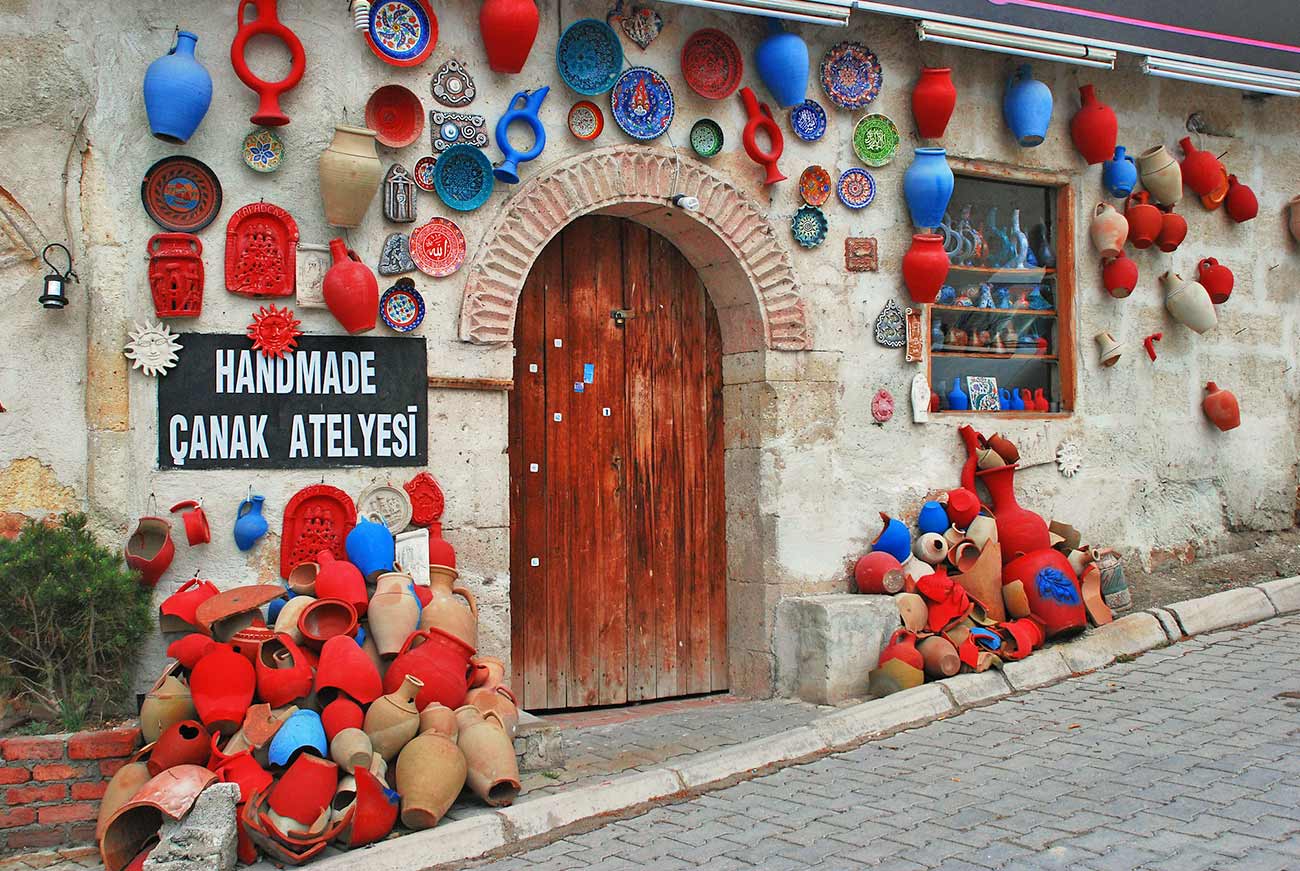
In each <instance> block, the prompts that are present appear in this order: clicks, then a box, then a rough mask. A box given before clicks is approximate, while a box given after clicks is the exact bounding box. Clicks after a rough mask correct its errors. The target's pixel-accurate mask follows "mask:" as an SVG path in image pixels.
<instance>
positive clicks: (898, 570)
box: [853, 550, 903, 595]
mask: <svg viewBox="0 0 1300 871" xmlns="http://www.w3.org/2000/svg"><path fill="white" fill-rule="evenodd" d="M853 578H854V582H855V583H856V584H857V587H858V592H859V593H875V594H877V595H889V594H893V593H897V592H898V591H899V590H901V589H903V564H902V563H900V562H899V561H898V560H897V559H896V558H895V557H894V555H893V554H890V553H886V552H885V551H883V550H873V551H872V552H871V553H869V554H865V555H864V556H862V557H861V558H860V559H859V560H858V562H857V565H855V566H854V567H853Z"/></svg>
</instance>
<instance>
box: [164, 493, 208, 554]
mask: <svg viewBox="0 0 1300 871" xmlns="http://www.w3.org/2000/svg"><path fill="white" fill-rule="evenodd" d="M177 511H184V512H185V513H184V514H182V515H181V520H182V522H184V524H185V540H186V541H187V542H189V544H190V546H191V547H193V546H194V545H196V544H207V543H208V542H210V541H212V529H211V527H209V526H208V515H206V514H204V513H203V503H202V502H195V501H194V500H193V499H186V500H185V501H184V502H177V503H176V504H175V505H173V506H172V510H171V513H172V514H175V513H176V512H177Z"/></svg>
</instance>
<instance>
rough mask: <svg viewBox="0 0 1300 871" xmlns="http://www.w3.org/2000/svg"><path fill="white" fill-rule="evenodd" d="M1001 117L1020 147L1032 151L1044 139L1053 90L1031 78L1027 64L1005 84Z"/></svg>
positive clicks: (1050, 112) (1032, 76)
mask: <svg viewBox="0 0 1300 871" xmlns="http://www.w3.org/2000/svg"><path fill="white" fill-rule="evenodd" d="M1002 116H1003V117H1004V118H1005V119H1006V122H1007V126H1008V127H1010V128H1011V133H1012V135H1014V136H1015V137H1016V141H1017V142H1019V143H1020V145H1021V147H1023V148H1033V147H1034V146H1035V145H1039V144H1041V143H1042V141H1043V140H1044V139H1046V138H1047V125H1048V124H1049V123H1051V120H1052V91H1051V89H1049V88H1048V87H1047V85H1045V84H1043V83H1042V82H1040V81H1038V79H1035V78H1034V72H1033V70H1032V69H1030V67H1029V64H1021V65H1020V66H1019V67H1018V68H1017V69H1016V72H1015V75H1013V76H1012V77H1011V78H1010V80H1008V82H1007V91H1006V94H1005V95H1003V97H1002Z"/></svg>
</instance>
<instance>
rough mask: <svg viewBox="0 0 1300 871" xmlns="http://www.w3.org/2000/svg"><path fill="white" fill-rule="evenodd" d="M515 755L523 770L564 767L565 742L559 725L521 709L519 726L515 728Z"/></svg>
mask: <svg viewBox="0 0 1300 871" xmlns="http://www.w3.org/2000/svg"><path fill="white" fill-rule="evenodd" d="M515 755H516V756H517V757H518V758H519V769H520V770H521V771H545V770H547V769H551V768H563V767H564V758H565V755H564V742H563V741H561V740H560V729H559V727H558V726H556V725H555V724H553V723H548V722H546V721H545V720H543V719H541V718H539V717H534V716H533V715H532V714H530V713H528V712H527V711H520V712H519V726H518V728H517V729H515Z"/></svg>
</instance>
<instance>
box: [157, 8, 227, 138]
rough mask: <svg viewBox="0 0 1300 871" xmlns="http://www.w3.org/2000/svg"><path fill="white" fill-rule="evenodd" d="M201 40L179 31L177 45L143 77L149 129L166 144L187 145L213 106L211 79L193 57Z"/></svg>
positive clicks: (204, 68)
mask: <svg viewBox="0 0 1300 871" xmlns="http://www.w3.org/2000/svg"><path fill="white" fill-rule="evenodd" d="M198 41H199V38H198V36H196V35H194V34H193V33H190V32H189V31H188V30H181V31H178V32H177V34H176V44H175V45H173V46H172V47H171V50H170V51H169V52H167V53H166V54H165V55H163V56H162V57H160V58H158V59H157V60H156V61H154V62H153V63H151V64H149V69H148V70H147V71H146V72H145V74H144V109H145V112H146V114H148V116H149V129H150V131H152V133H153V135H154V136H156V137H158V138H159V139H161V140H162V141H163V142H170V143H172V144H173V145H184V144H185V143H186V142H187V141H188V140H189V138H190V137H191V136H193V135H194V131H195V130H197V129H198V126H199V122H200V121H202V120H203V116H204V115H206V114H207V112H208V106H209V105H210V104H211V103H212V76H211V75H209V74H208V71H207V68H206V67H204V66H203V64H201V63H199V61H198V58H196V57H195V56H194V46H195V44H196V43H197V42H198Z"/></svg>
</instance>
